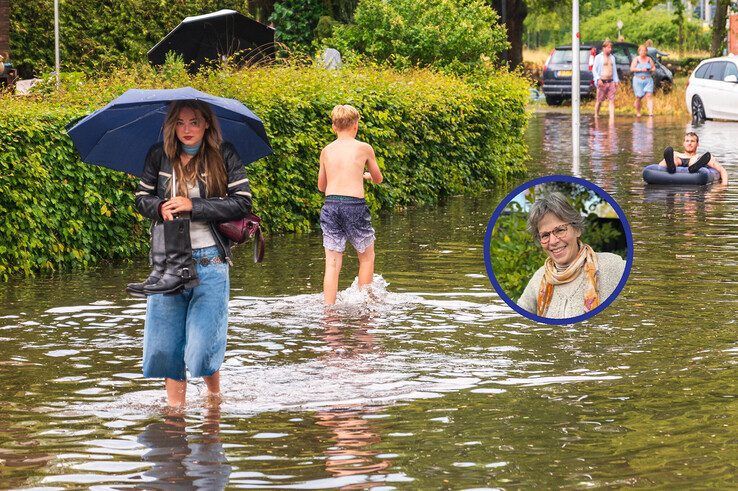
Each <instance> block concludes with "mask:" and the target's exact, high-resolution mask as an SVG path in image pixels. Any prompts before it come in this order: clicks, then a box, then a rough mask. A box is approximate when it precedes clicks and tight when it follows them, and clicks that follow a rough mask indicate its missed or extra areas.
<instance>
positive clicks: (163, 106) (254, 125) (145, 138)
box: [67, 87, 272, 176]
mask: <svg viewBox="0 0 738 491" xmlns="http://www.w3.org/2000/svg"><path fill="white" fill-rule="evenodd" d="M189 99H196V100H200V101H203V102H207V103H208V104H210V107H212V109H213V111H214V112H215V115H216V116H217V117H218V121H219V122H220V127H221V130H222V132H223V139H224V140H226V141H229V142H231V143H232V144H233V145H234V146H235V147H236V151H237V152H238V155H239V156H240V157H241V161H242V162H243V163H244V164H248V163H251V162H254V161H256V160H259V159H260V158H262V157H266V156H267V155H270V154H271V153H272V149H271V147H270V146H269V138H267V135H266V131H265V130H264V124H263V123H262V122H261V120H260V119H259V118H258V117H257V116H256V115H255V114H254V113H253V112H251V110H250V109H249V108H248V107H246V106H244V105H243V104H242V103H241V102H239V101H237V100H235V99H226V98H224V97H216V96H214V95H210V94H207V93H205V92H200V91H199V90H195V89H193V88H192V87H183V88H179V89H153V90H148V89H130V90H128V91H126V92H125V93H124V94H123V95H121V96H120V97H118V98H117V99H114V100H113V101H111V102H110V103H108V105H106V106H105V107H103V108H101V109H98V110H97V111H95V112H93V113H92V114H89V115H87V116H85V117H84V118H82V119H80V120H78V121H73V122H72V123H70V124H69V125H68V127H67V133H69V136H70V137H71V138H72V141H73V142H74V146H75V147H76V148H77V151H78V152H79V155H80V157H81V159H82V161H83V162H87V163H88V164H95V165H100V166H103V167H108V168H110V169H115V170H119V171H122V172H127V173H129V174H133V175H134V176H140V175H141V173H142V172H143V169H144V163H145V162H144V161H145V160H146V154H147V153H148V151H149V148H151V146H152V145H154V144H155V143H157V142H160V141H162V138H163V134H162V131H163V125H164V119H165V118H166V114H167V106H168V105H169V103H170V102H172V101H179V100H189Z"/></svg>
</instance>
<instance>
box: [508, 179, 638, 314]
mask: <svg viewBox="0 0 738 491" xmlns="http://www.w3.org/2000/svg"><path fill="white" fill-rule="evenodd" d="M583 230H584V218H583V217H582V215H581V214H580V213H579V212H578V211H577V210H576V209H575V208H574V207H573V206H572V205H571V204H569V202H568V201H567V200H566V198H565V197H564V196H563V195H562V194H560V193H549V194H545V195H543V196H540V197H539V198H538V199H536V201H535V203H533V205H532V206H531V208H530V213H529V214H528V231H529V232H530V233H531V234H532V235H533V239H534V240H535V241H536V242H537V243H538V244H540V245H541V247H542V248H543V250H544V251H545V252H546V254H547V255H548V257H547V258H546V262H545V263H544V264H543V266H542V267H540V268H539V269H538V271H536V272H535V274H533V277H532V278H531V279H530V281H529V282H528V286H527V287H526V288H525V290H524V291H523V294H522V295H521V297H520V299H519V300H518V305H519V306H520V307H522V308H524V309H525V310H527V311H528V312H531V313H534V314H537V315H538V316H540V317H548V318H552V319H566V318H570V317H577V316H579V315H582V314H585V313H587V312H589V311H591V310H594V309H595V308H596V307H597V306H598V305H600V303H602V302H603V301H604V300H606V299H607V298H608V297H609V296H610V295H611V294H612V293H613V292H614V291H615V288H617V285H618V283H619V282H620V278H621V277H622V276H623V271H625V261H624V260H623V258H621V257H620V256H618V255H617V254H612V253H609V252H595V251H594V250H592V248H591V247H590V246H589V245H587V244H584V243H583V242H582V241H581V240H580V237H581V235H582V231H583Z"/></svg>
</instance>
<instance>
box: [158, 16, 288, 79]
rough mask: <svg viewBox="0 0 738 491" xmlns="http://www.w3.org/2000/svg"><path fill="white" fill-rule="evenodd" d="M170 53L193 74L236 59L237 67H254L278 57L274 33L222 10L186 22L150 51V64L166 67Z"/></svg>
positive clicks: (270, 29)
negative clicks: (210, 64) (212, 62)
mask: <svg viewBox="0 0 738 491" xmlns="http://www.w3.org/2000/svg"><path fill="white" fill-rule="evenodd" d="M170 51H172V52H174V53H177V54H179V55H181V56H182V57H183V58H184V62H185V64H186V65H187V66H188V68H189V70H190V71H192V72H195V71H197V69H198V68H200V66H202V65H203V64H204V63H206V62H207V61H209V60H220V59H222V57H231V56H233V55H236V62H237V63H249V64H253V63H256V62H259V61H261V60H264V59H271V58H273V57H274V52H275V49H274V29H272V28H271V27H268V26H265V25H264V24H261V23H260V22H257V21H255V20H253V19H249V18H248V17H246V16H245V15H243V14H240V13H238V12H236V11H235V10H219V11H217V12H213V13H210V14H205V15H198V16H194V17H187V18H185V20H183V21H182V22H181V23H180V24H179V25H178V26H177V27H175V28H174V30H172V31H171V32H170V33H169V34H167V35H166V36H165V37H164V39H162V40H161V41H159V43H158V44H157V45H156V46H154V47H153V48H151V49H150V50H149V53H148V57H149V61H150V62H151V64H152V65H162V64H164V60H165V58H166V55H167V53H168V52H170Z"/></svg>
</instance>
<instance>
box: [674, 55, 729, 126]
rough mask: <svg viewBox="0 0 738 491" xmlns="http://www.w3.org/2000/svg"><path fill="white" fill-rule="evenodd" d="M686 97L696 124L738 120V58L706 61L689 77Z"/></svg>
mask: <svg viewBox="0 0 738 491" xmlns="http://www.w3.org/2000/svg"><path fill="white" fill-rule="evenodd" d="M685 97H686V102H687V107H688V108H689V113H690V114H691V115H692V119H693V120H695V121H698V122H702V121H704V120H706V119H732V120H734V121H738V56H735V55H728V56H723V57H721V58H709V59H707V60H703V61H702V62H701V63H700V64H699V65H697V68H695V69H694V71H693V72H692V75H690V76H689V82H688V83H687V91H686V96H685Z"/></svg>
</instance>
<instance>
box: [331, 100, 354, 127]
mask: <svg viewBox="0 0 738 491" xmlns="http://www.w3.org/2000/svg"><path fill="white" fill-rule="evenodd" d="M359 117H360V116H359V111H358V110H357V109H356V108H355V107H354V106H350V105H348V104H339V105H338V106H336V107H334V108H333V111H331V120H333V126H335V127H336V129H337V130H346V129H348V128H350V127H351V126H352V125H353V124H354V123H356V122H357V121H358V120H359Z"/></svg>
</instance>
